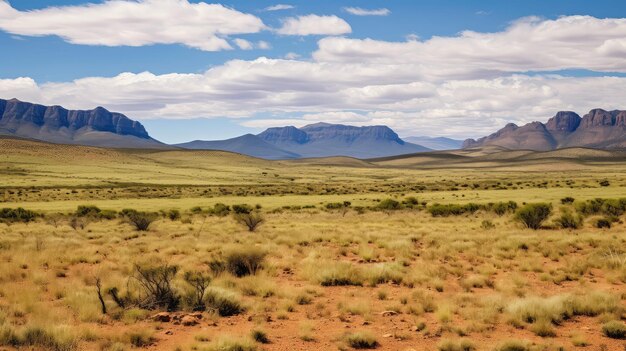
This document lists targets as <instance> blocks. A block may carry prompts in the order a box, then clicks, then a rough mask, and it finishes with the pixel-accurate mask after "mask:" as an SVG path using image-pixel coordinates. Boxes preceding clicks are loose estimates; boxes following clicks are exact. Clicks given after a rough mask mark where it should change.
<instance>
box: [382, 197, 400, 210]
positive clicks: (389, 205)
mask: <svg viewBox="0 0 626 351" xmlns="http://www.w3.org/2000/svg"><path fill="white" fill-rule="evenodd" d="M376 208H377V209H378V210H381V211H395V210H399V209H401V208H402V204H400V202H398V201H396V200H394V199H384V200H382V201H381V202H379V203H378V205H377V206H376Z"/></svg>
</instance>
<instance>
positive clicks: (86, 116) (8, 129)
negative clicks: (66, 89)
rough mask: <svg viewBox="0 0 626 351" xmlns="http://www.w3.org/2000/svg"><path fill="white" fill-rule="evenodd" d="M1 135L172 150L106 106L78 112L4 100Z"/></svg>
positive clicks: (116, 146) (1, 109)
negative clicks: (108, 109)
mask: <svg viewBox="0 0 626 351" xmlns="http://www.w3.org/2000/svg"><path fill="white" fill-rule="evenodd" d="M0 135H8V136H16V137H21V138H28V139H36V140H42V141H47V142H52V143H59V144H80V145H90V146H102V147H115V148H170V146H168V145H165V144H163V143H160V142H158V141H157V140H154V139H152V138H151V137H150V135H148V132H146V130H145V128H144V127H143V126H142V125H141V123H139V122H136V121H133V120H131V119H129V118H128V117H126V116H124V115H123V114H120V113H112V112H109V111H107V110H106V109H104V108H102V107H97V108H95V109H93V110H87V111H75V110H66V109H64V108H63V107H61V106H43V105H37V104H32V103H28V102H22V101H19V100H17V99H11V100H2V99H0Z"/></svg>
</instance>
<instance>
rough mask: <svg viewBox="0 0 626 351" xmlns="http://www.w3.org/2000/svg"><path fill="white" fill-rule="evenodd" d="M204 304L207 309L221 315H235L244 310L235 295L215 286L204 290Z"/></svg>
mask: <svg viewBox="0 0 626 351" xmlns="http://www.w3.org/2000/svg"><path fill="white" fill-rule="evenodd" d="M205 304H206V306H207V309H208V310H210V311H215V312H216V313H217V314H219V315H220V316H222V317H229V316H235V315H238V314H240V313H243V312H244V311H245V310H246V309H245V307H244V306H243V304H242V303H241V301H240V300H239V298H238V297H237V295H235V294H234V293H231V292H228V291H225V290H222V289H217V288H213V289H210V290H208V291H207V292H206V298H205Z"/></svg>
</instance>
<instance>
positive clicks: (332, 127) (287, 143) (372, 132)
mask: <svg viewBox="0 0 626 351" xmlns="http://www.w3.org/2000/svg"><path fill="white" fill-rule="evenodd" d="M259 137H260V138H261V139H263V140H264V141H266V142H268V143H270V144H272V145H274V146H277V147H279V148H281V149H285V150H289V151H291V152H295V153H297V154H299V155H301V156H302V157H326V156H350V157H356V158H373V157H383V156H391V155H401V154H409V153H415V152H423V151H429V149H428V148H425V147H423V146H420V145H416V144H411V143H407V142H405V141H403V140H402V139H400V137H398V134H396V133H395V132H394V131H393V130H391V128H389V127H386V126H367V127H355V126H347V125H341V124H328V123H316V124H310V125H307V126H304V127H302V128H296V127H293V126H288V127H282V128H269V129H267V130H266V131H264V132H263V133H261V134H259Z"/></svg>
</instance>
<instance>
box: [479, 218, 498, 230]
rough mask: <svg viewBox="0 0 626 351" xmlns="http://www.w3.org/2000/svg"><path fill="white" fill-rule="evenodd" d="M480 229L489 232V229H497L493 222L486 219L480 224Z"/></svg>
mask: <svg viewBox="0 0 626 351" xmlns="http://www.w3.org/2000/svg"><path fill="white" fill-rule="evenodd" d="M480 227H481V228H482V229H484V230H489V229H493V228H495V227H496V225H495V224H493V222H492V221H490V220H488V219H484V220H483V221H482V222H481V223H480Z"/></svg>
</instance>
